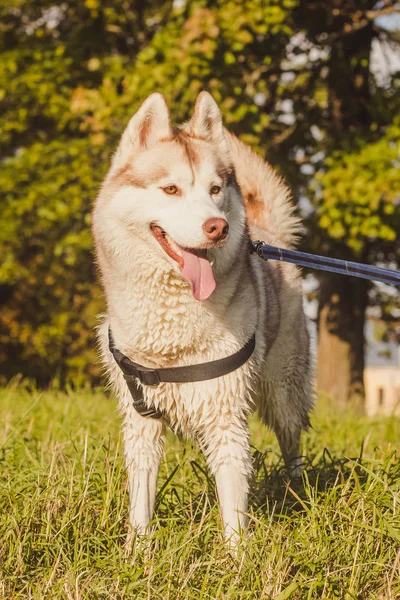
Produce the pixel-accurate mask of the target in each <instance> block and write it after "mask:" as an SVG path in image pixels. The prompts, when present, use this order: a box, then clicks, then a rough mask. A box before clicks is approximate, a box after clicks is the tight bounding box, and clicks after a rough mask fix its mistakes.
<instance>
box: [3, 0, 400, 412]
mask: <svg viewBox="0 0 400 600" xmlns="http://www.w3.org/2000/svg"><path fill="white" fill-rule="evenodd" d="M399 75H400V6H399V4H397V3H396V2H394V1H391V0H382V1H380V2H376V1H367V0H331V1H323V0H315V2H314V1H303V0H248V1H247V0H246V1H243V0H221V1H204V0H203V1H200V0H199V1H197V0H193V1H190V0H187V1H185V0H174V1H171V0H169V1H166V2H162V1H157V0H155V1H151V0H148V1H147V2H145V1H141V0H65V1H58V0H2V2H1V6H0V154H1V157H0V223H1V225H0V257H1V258H0V378H1V379H0V381H1V383H3V384H4V383H6V382H7V381H9V380H10V379H11V378H13V377H15V376H20V377H21V376H22V377H25V378H29V379H32V380H34V381H35V382H36V384H37V385H39V386H46V385H48V384H49V382H50V381H54V380H55V381H56V382H57V384H58V385H60V386H65V385H76V386H78V385H82V384H86V385H96V384H98V383H99V382H100V381H101V379H100V367H99V363H98V358H97V355H96V351H95V342H94V328H95V326H96V322H97V321H96V315H97V314H98V313H101V312H102V311H103V310H104V308H105V307H104V301H103V298H102V294H101V290H100V288H99V284H98V282H97V279H96V270H95V266H94V262H93V251H92V240H91V233H90V226H91V218H90V211H91V205H92V202H93V200H94V198H95V197H96V194H97V191H98V189H99V185H100V183H101V180H102V177H103V176H104V175H105V173H106V170H107V168H108V164H109V158H110V154H111V153H112V151H113V150H114V149H115V146H116V144H117V141H118V138H119V136H120V135H121V133H122V131H123V129H124V127H125V125H126V124H127V121H128V119H129V117H130V116H131V115H132V114H133V112H134V111H135V110H136V109H137V108H138V106H139V104H140V103H141V101H143V99H144V98H145V97H146V96H147V95H148V94H150V93H151V92H154V91H160V92H162V93H164V94H165V96H166V98H167V100H168V103H169V105H170V107H171V111H172V115H173V118H174V119H175V120H176V121H177V122H182V121H183V120H185V119H187V118H188V117H189V116H190V114H191V111H192V108H193V103H194V100H195V98H196V95H197V94H198V92H199V91H200V90H202V89H207V90H209V91H210V92H211V93H212V94H213V96H214V98H215V99H216V101H217V102H218V104H219V105H220V107H221V110H222V112H223V115H224V120H225V124H226V126H227V127H228V128H229V129H230V130H232V131H233V132H234V133H235V134H237V135H238V136H240V137H241V138H242V139H243V140H244V141H245V142H247V143H249V144H250V145H251V146H252V147H253V148H254V149H255V150H256V151H257V152H259V153H261V154H262V156H264V157H265V158H266V159H267V160H268V161H269V162H270V163H271V164H272V165H273V166H274V167H275V168H276V169H277V170H278V171H279V173H280V174H281V175H282V176H283V177H284V178H285V179H286V181H287V183H288V185H289V186H290V187H291V189H292V190H293V198H294V201H295V202H296V204H297V206H298V210H299V211H300V213H301V214H302V216H303V218H304V225H305V227H304V238H303V240H302V242H301V249H302V250H305V251H309V252H315V253H318V254H323V255H329V256H333V257H336V258H345V259H349V260H356V261H360V262H366V263H370V264H377V265H380V266H388V267H391V268H398V265H399V261H400V240H399V237H400V168H399V167H400V111H399V108H400V78H399ZM304 290H305V296H306V299H307V302H306V304H307V311H308V313H309V314H310V316H311V318H312V321H313V329H314V330H315V347H316V353H317V356H318V364H317V379H318V388H319V389H320V390H322V391H324V392H326V393H327V394H329V395H330V396H332V397H333V399H334V401H335V402H337V404H338V405H340V406H344V405H346V404H348V403H356V404H357V405H359V406H360V407H362V408H364V409H365V410H366V411H367V413H369V414H373V413H374V412H378V411H381V412H386V413H387V414H390V413H391V412H393V411H394V410H395V409H396V406H397V405H400V354H399V345H398V342H399V338H400V324H399V317H400V299H399V290H398V289H396V288H391V287H389V286H384V285H375V284H372V283H369V282H366V281H364V280H359V279H352V278H347V277H339V276H335V275H327V274H325V275H323V276H321V275H319V274H317V273H316V272H315V273H313V274H312V273H308V272H307V271H304Z"/></svg>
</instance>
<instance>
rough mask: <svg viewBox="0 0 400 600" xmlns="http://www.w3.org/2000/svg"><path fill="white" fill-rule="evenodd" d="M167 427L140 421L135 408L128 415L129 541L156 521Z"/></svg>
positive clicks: (125, 439)
mask: <svg viewBox="0 0 400 600" xmlns="http://www.w3.org/2000/svg"><path fill="white" fill-rule="evenodd" d="M163 433H164V427H163V425H162V423H161V422H160V421H157V420H154V419H152V418H150V417H141V416H140V415H139V414H138V413H137V412H136V411H135V409H134V408H133V407H132V408H130V409H129V410H128V411H125V419H124V427H123V436H124V446H125V459H126V468H127V471H128V485H129V520H130V525H131V531H130V535H129V536H128V539H132V537H133V536H134V535H135V534H137V535H143V534H145V533H146V532H147V531H148V524H149V522H150V521H151V519H152V517H153V510H154V502H155V498H156V487H157V476H158V469H159V466H160V461H161V456H162V451H163V445H164V436H163Z"/></svg>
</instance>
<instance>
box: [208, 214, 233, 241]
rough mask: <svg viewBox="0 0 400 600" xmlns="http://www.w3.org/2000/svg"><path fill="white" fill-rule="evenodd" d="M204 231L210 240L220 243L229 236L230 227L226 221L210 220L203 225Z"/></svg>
mask: <svg viewBox="0 0 400 600" xmlns="http://www.w3.org/2000/svg"><path fill="white" fill-rule="evenodd" d="M203 231H204V233H205V234H206V236H207V237H208V239H209V240H211V241H213V242H220V241H222V240H224V239H225V238H226V236H227V235H228V233H229V225H228V223H227V222H226V221H225V219H220V218H217V219H208V221H206V222H205V223H204V225H203Z"/></svg>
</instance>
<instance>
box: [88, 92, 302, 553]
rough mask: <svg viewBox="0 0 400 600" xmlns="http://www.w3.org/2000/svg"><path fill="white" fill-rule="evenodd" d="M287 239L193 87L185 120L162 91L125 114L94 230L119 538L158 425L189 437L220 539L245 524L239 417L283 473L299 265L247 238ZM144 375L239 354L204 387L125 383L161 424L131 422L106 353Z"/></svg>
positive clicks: (145, 505) (249, 157) (247, 156)
mask: <svg viewBox="0 0 400 600" xmlns="http://www.w3.org/2000/svg"><path fill="white" fill-rule="evenodd" d="M299 231H300V222H299V220H298V218H297V217H296V216H294V214H293V206H292V205H291V203H290V200H289V192H288V189H287V188H286V187H285V185H284V184H283V182H282V181H281V180H280V179H279V178H278V177H277V176H276V174H275V173H274V171H273V170H272V169H271V167H269V166H268V165H267V164H266V163H265V162H264V161H263V160H262V159H261V158H260V157H259V156H257V155H256V154H254V153H253V152H252V151H251V150H250V148H248V147H247V146H246V145H244V144H243V143H242V142H240V141H239V140H238V139H237V138H235V137H234V136H233V135H231V134H230V133H229V132H228V131H226V130H225V129H224V127H223V124H222V118H221V113H220V110H219V108H218V106H217V104H216V103H215V101H214V99H213V98H212V97H211V96H210V94H208V93H207V92H202V93H201V94H200V95H199V96H198V98H197V100H196V104H195V108H194V114H193V116H192V118H191V120H190V121H189V122H187V123H186V124H184V125H182V126H180V127H173V126H172V125H171V121H170V115H169V111H168V107H167V104H166V101H165V99H164V97H163V96H162V95H161V94H158V93H156V94H152V95H151V96H149V97H148V98H147V100H145V102H144V103H143V104H142V105H141V107H140V108H139V110H138V111H137V112H136V114H134V116H133V117H132V118H131V120H130V122H129V124H128V126H127V128H126V130H125V132H124V133H123V135H122V138H121V141H120V144H119V146H118V149H117V151H116V154H115V155H114V157H113V160H112V164H111V167H110V170H109V172H108V174H107V176H106V178H105V181H104V183H103V185H102V188H101V191H100V194H99V196H98V198H97V200H96V203H95V207H94V213H93V234H94V239H95V246H96V256H97V263H98V266H99V269H100V273H101V279H102V283H103V286H104V290H105V295H106V300H107V307H108V311H107V317H106V319H105V320H104V323H103V324H102V326H101V327H100V334H99V339H100V346H101V353H102V359H103V362H104V364H105V367H106V369H107V371H108V375H109V378H110V382H111V384H112V385H113V387H114V389H115V390H116V393H117V395H118V398H119V403H120V409H121V412H122V415H123V437H124V445H125V456H126V465H127V471H128V479H129V494H130V512H129V515H130V523H131V527H132V532H135V533H137V534H142V533H144V532H146V530H147V527H148V524H149V521H150V520H151V519H152V514H153V508H154V500H155V495H156V485H157V474H158V469H159V464H160V459H161V456H162V450H163V443H164V430H165V426H166V424H168V425H169V426H170V427H171V428H172V429H173V430H175V431H178V432H180V433H182V434H183V435H186V436H192V437H193V438H195V439H196V440H197V442H198V443H199V445H200V448H201V449H202V451H203V452H204V455H205V457H206V459H207V462H208V465H209V467H210V469H211V471H212V473H213V474H214V475H215V479H216V484H217V491H218V498H219V503H220V509H221V515H222V520H223V523H224V530H225V537H226V539H227V540H230V542H231V543H233V544H235V543H236V542H237V540H238V536H239V532H240V531H241V530H242V529H243V528H244V527H245V526H246V512H247V497H248V480H249V476H250V474H251V469H252V467H251V454H250V445H249V430H248V423H247V419H248V415H249V412H250V411H251V410H252V409H254V408H256V409H257V410H258V413H259V416H260V417H261V419H262V420H263V421H264V422H265V423H267V424H268V425H269V426H270V427H271V428H272V429H273V430H274V431H275V433H276V435H277V437H278V441H279V444H280V448H281V451H282V454H283V458H284V460H285V463H286V466H287V468H288V470H289V473H290V474H291V476H299V475H300V473H301V458H300V457H299V443H300V433H301V430H302V429H305V428H307V426H308V424H309V417H308V414H309V411H310V410H311V408H312V404H313V393H312V385H311V379H312V376H311V367H310V354H309V338H308V332H307V323H306V319H305V316H304V313H303V308H302V294H301V282H300V274H299V271H298V269H297V268H296V267H295V266H294V265H289V264H284V263H280V262H278V263H269V262H263V261H262V260H261V259H260V258H259V257H258V256H257V255H255V254H251V252H250V240H251V239H253V240H254V239H262V240H264V241H266V242H267V243H269V244H273V245H278V246H281V247H286V248H287V247H290V246H291V245H292V244H293V243H294V241H295V238H296V236H297V234H298V233H299ZM109 329H110V331H111V333H112V339H113V342H114V344H115V347H116V348H118V350H119V351H120V352H121V353H123V354H124V355H125V356H127V357H128V358H129V359H130V360H132V361H134V362H135V363H138V364H139V365H143V366H144V367H149V368H156V369H157V368H159V369H162V368H168V367H182V366H189V365H198V364H201V363H207V362H209V361H214V360H217V359H221V358H224V357H227V356H230V355H232V354H235V353H236V352H238V351H239V350H240V349H241V348H243V346H245V345H246V343H248V341H249V340H250V339H251V337H252V336H253V334H254V333H255V340H256V343H255V349H254V351H253V353H252V355H251V357H250V358H249V359H248V360H247V361H246V362H245V363H244V364H243V365H242V366H240V367H239V368H236V369H235V370H232V371H231V372H229V373H228V374H225V375H223V376H220V377H214V378H213V379H208V380H206V381H200V382H199V381H197V382H193V381H188V382H186V383H161V384H159V385H157V386H155V387H151V386H149V385H144V386H142V384H140V383H138V384H137V385H138V389H140V390H141V395H142V399H143V402H144V403H145V405H146V406H149V407H154V408H155V409H156V410H157V411H160V412H162V414H163V418H162V419H153V418H150V417H145V416H142V415H141V414H139V413H138V412H137V410H136V409H135V408H134V405H133V400H132V395H131V393H130V391H129V389H128V386H127V383H126V381H125V379H124V377H123V374H122V371H121V370H120V367H119V366H118V364H117V363H116V362H115V360H114V358H113V355H112V353H111V351H110V349H109V345H108V330H109Z"/></svg>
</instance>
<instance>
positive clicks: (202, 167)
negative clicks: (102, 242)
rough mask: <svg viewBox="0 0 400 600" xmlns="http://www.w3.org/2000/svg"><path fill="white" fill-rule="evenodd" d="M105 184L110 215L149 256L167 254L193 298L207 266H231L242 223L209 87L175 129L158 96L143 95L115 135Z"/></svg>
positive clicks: (201, 294)
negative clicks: (119, 133)
mask: <svg viewBox="0 0 400 600" xmlns="http://www.w3.org/2000/svg"><path fill="white" fill-rule="evenodd" d="M105 187H106V188H108V193H107V194H106V195H107V197H108V200H107V203H108V204H109V208H112V210H108V211H107V214H108V215H111V216H110V218H112V219H118V221H119V223H118V226H119V227H123V228H125V229H126V230H127V231H129V233H130V234H131V235H132V236H138V237H140V238H141V239H142V240H145V241H146V243H147V244H148V245H150V247H151V251H152V252H153V251H155V252H156V253H158V256H155V260H159V259H161V260H165V261H168V263H169V265H170V267H171V268H172V269H175V270H177V271H178V272H179V273H180V274H181V276H183V277H184V278H185V279H186V280H187V281H188V282H189V283H190V285H191V289H192V293H193V296H194V298H196V299H197V300H205V299H207V298H208V297H209V296H210V295H211V294H212V292H213V291H214V289H215V285H216V284H215V278H214V272H215V273H217V272H218V275H220V274H223V270H224V269H228V268H230V266H231V265H232V261H233V259H234V256H235V253H236V252H237V250H238V247H239V244H240V242H241V239H242V237H243V232H244V223H245V211H244V207H243V203H242V198H241V194H240V191H239V188H238V185H237V182H236V179H235V172H234V168H233V164H232V160H231V157H230V155H229V151H228V146H227V143H226V140H225V134H224V128H223V125H222V118H221V113H220V111H219V108H218V106H217V104H216V103H215V101H214V100H213V98H212V97H211V96H210V94H208V93H206V92H202V93H201V94H200V95H199V96H198V98H197V101H196V104H195V109H194V114H193V117H192V119H191V120H190V121H189V122H188V123H186V124H185V125H184V126H183V127H181V128H176V127H172V125H171V122H170V115H169V111H168V107H167V104H166V102H165V99H164V97H163V96H162V95H161V94H152V95H151V96H149V97H148V98H147V100H145V102H144V103H143V104H142V106H141V107H140V108H139V110H138V111H137V112H136V114H135V115H134V116H133V117H132V118H131V120H130V122H129V124H128V126H127V128H126V130H125V132H124V133H123V135H122V138H121V141H120V144H119V147H118V149H117V152H116V154H115V156H114V158H113V162H112V165H111V169H110V172H109V174H108V176H107V179H106V182H105ZM110 191H111V192H112V193H110ZM110 225H111V224H110Z"/></svg>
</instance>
